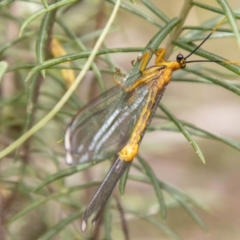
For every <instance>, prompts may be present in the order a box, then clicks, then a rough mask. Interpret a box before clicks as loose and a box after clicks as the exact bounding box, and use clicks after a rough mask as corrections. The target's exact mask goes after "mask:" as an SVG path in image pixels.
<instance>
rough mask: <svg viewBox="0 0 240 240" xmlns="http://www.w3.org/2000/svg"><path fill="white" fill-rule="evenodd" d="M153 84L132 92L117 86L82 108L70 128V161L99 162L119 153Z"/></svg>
mask: <svg viewBox="0 0 240 240" xmlns="http://www.w3.org/2000/svg"><path fill="white" fill-rule="evenodd" d="M140 77H141V74H137V75H134V76H133V77H132V78H131V79H130V80H131V81H132V82H134V81H136V80H137V79H139V78H140ZM158 77H159V76H158ZM152 80H154V79H152ZM128 82H129V80H128ZM149 84H151V82H149V83H148V84H142V85H140V86H138V87H136V89H135V90H134V91H131V92H125V91H124V90H123V89H122V88H120V87H118V86H116V87H113V88H111V89H110V90H108V91H107V92H105V93H103V94H102V95H100V96H99V97H97V98H96V99H94V100H92V101H91V102H90V103H89V104H87V105H86V106H85V107H84V108H83V109H81V110H80V112H79V113H78V114H77V115H76V116H75V117H74V119H73V120H72V122H71V123H70V124H69V126H68V128H67V131H66V135H65V148H66V162H67V164H76V163H84V162H88V161H91V160H93V161H97V160H102V159H105V158H108V157H111V156H113V155H114V154H117V153H118V152H119V151H120V150H121V148H122V147H123V146H124V145H126V143H127V142H128V139H129V138H130V136H131V133H132V131H133V128H134V126H135V124H136V122H137V120H138V118H139V115H140V114H141V112H142V109H143V107H144V105H145V102H146V99H147V95H148V89H149V87H150V86H149Z"/></svg>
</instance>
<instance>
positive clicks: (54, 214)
mask: <svg viewBox="0 0 240 240" xmlns="http://www.w3.org/2000/svg"><path fill="white" fill-rule="evenodd" d="M159 2H160V1H155V2H153V3H152V2H150V1H147V0H142V2H140V1H129V0H128V1H127V0H125V1H122V2H121V1H117V0H108V1H106V2H104V1H83V0H81V1H77V0H62V1H55V0H53V1H51V2H50V3H48V2H46V1H42V2H40V1H12V0H5V1H2V2H1V3H0V19H1V27H0V32H1V39H0V56H1V60H2V61H1V62H0V84H1V85H0V88H1V89H0V90H1V92H0V94H1V95H0V97H1V99H0V107H1V114H0V131H1V135H0V149H1V151H0V161H1V163H0V164H1V169H0V196H1V201H0V202H1V205H2V206H1V207H2V208H3V210H2V212H1V216H2V222H3V228H2V230H0V235H2V236H3V238H2V239H16V236H18V237H17V239H18V240H21V239H24V240H28V239H29V240H32V239H41V240H43V239H44V240H46V239H88V238H89V237H90V236H91V237H92V238H91V239H129V232H128V230H127V229H130V232H131V231H132V230H131V225H132V224H131V223H132V221H136V224H137V221H138V220H140V219H142V220H143V221H144V223H145V222H146V223H147V222H148V223H149V224H150V225H152V226H154V227H156V228H157V229H158V230H157V233H156V235H155V236H164V237H165V236H167V237H168V239H181V237H180V234H177V233H176V231H175V230H174V228H171V226H169V225H168V224H167V222H165V219H168V217H167V214H168V212H169V211H171V209H176V208H182V209H184V211H186V212H187V214H188V215H189V216H190V217H191V218H192V219H193V220H194V221H195V223H196V224H197V225H198V226H199V227H200V228H201V229H203V230H206V229H207V226H206V224H205V223H204V221H203V219H202V218H201V217H200V216H199V215H198V212H201V211H202V210H203V211H207V210H208V209H207V208H206V206H203V205H202V204H200V203H199V201H197V200H196V199H195V198H194V197H191V196H188V195H187V194H185V193H183V192H182V191H181V190H179V189H177V188H176V187H173V186H171V185H170V184H167V183H165V182H164V181H162V180H160V179H159V177H158V176H157V174H156V173H157V170H155V169H152V168H151V167H150V165H149V162H150V161H149V162H148V161H147V159H148V157H142V156H141V157H140V156H139V158H138V160H135V161H136V162H137V163H135V162H134V163H133V164H132V169H134V170H135V172H136V171H137V172H138V173H139V174H134V175H133V173H132V172H131V170H130V173H127V174H126V175H125V176H124V177H125V178H123V179H121V181H120V192H121V193H124V192H125V190H126V189H128V188H131V186H127V187H126V189H125V185H126V183H127V184H128V180H132V181H135V182H140V183H141V184H143V183H145V184H148V185H150V187H149V188H153V189H154V193H155V195H154V196H155V197H154V201H155V202H156V203H157V202H158V204H159V207H158V208H157V210H156V211H155V212H151V211H150V209H151V207H152V202H151V200H149V199H150V198H149V199H148V196H147V195H148V194H146V195H145V194H143V195H142V198H143V200H144V201H145V202H144V204H145V205H146V206H145V209H142V208H141V207H139V209H136V207H135V206H134V207H133V208H132V209H131V208H130V207H127V206H125V205H126V204H122V203H121V202H120V201H119V199H118V197H117V200H114V198H113V197H112V198H111V201H109V203H108V204H107V206H106V210H105V212H104V214H103V217H102V219H100V220H99V221H98V222H97V223H96V226H94V230H93V232H88V233H84V234H83V233H82V232H81V231H80V225H81V217H82V215H83V213H84V209H85V206H86V204H87V203H88V201H89V200H90V197H91V196H92V195H93V192H92V191H91V189H92V188H90V187H93V186H98V185H99V183H100V181H101V179H103V176H104V174H105V173H106V169H108V168H109V166H110V164H111V163H109V162H108V163H106V162H105V163H102V164H98V163H100V162H93V163H86V164H83V165H78V166H71V167H69V166H66V164H65V162H64V157H65V156H64V155H65V153H64V146H63V140H62V139H63V137H64V133H65V129H66V126H67V124H68V123H69V121H70V119H71V118H72V117H73V115H74V114H75V113H76V112H77V111H78V110H79V108H80V107H82V106H83V104H84V103H86V102H87V101H88V100H89V99H91V98H92V97H93V96H96V95H98V94H99V93H101V92H103V91H105V89H106V88H108V87H109V85H113V83H112V76H113V74H114V72H115V67H116V66H117V64H116V62H117V60H113V59H114V54H116V53H118V54H119V55H117V56H120V53H121V56H123V57H124V59H125V60H124V61H126V62H127V63H130V60H131V59H130V60H129V58H128V57H125V55H124V54H125V53H131V52H134V53H138V52H144V51H148V50H149V48H151V49H152V50H156V49H157V48H158V47H159V46H162V45H164V47H165V48H166V49H167V54H166V55H167V56H166V58H168V57H169V56H170V55H171V54H172V52H173V51H176V50H178V49H179V48H181V49H184V50H187V51H192V50H193V49H194V48H195V47H196V45H198V44H199V42H197V41H199V40H203V39H204V38H205V37H206V35H207V34H208V33H209V30H211V29H213V28H214V27H215V26H216V24H217V23H218V22H219V20H220V19H222V18H223V16H226V19H227V20H226V22H229V23H230V24H226V25H225V27H224V28H223V27H219V28H218V29H217V30H216V32H215V33H214V35H213V36H212V37H211V38H212V40H209V41H215V42H216V44H217V42H218V38H225V37H226V38H229V37H231V38H236V41H237V43H238V45H239V46H240V39H239V30H238V27H237V23H236V19H240V14H239V13H237V12H236V11H235V10H233V9H231V4H230V3H228V2H227V1H223V0H222V1H217V2H218V4H219V6H218V7H213V6H210V5H206V4H202V3H198V2H194V1H190V0H186V1H185V2H184V3H183V5H182V8H181V11H179V15H177V16H174V14H169V12H168V13H165V12H164V11H161V4H159ZM161 2H162V4H163V3H164V4H165V5H166V1H161ZM195 8H201V9H202V12H204V13H205V14H206V19H207V21H205V22H202V23H201V24H199V25H197V26H195V25H192V24H191V26H187V25H186V24H185V21H186V19H187V18H188V17H189V16H190V13H191V11H192V10H193V9H195ZM110 10H111V11H112V13H110ZM125 17H131V18H130V19H135V21H138V20H139V19H141V23H142V22H143V21H144V22H145V24H146V25H148V26H151V27H154V29H155V30H154V31H155V35H154V34H152V35H149V36H148V34H149V32H148V31H147V30H146V29H140V27H139V26H136V28H135V29H131V30H130V34H131V35H134V34H135V33H134V30H136V31H140V30H141V31H140V34H142V35H147V36H148V41H149V43H148V44H147V42H145V45H142V46H140V47H139V46H135V45H134V46H130V47H129V46H126V47H124V45H123V44H122V43H121V40H120V41H118V42H117V44H119V46H123V47H117V48H116V47H112V46H115V45H117V44H112V42H111V41H114V40H112V39H111V38H112V37H113V36H114V34H118V32H119V31H120V30H119V29H120V28H122V29H127V26H122V25H121V21H123V18H125ZM114 19H115V20H114ZM139 29H140V30H139ZM183 30H184V32H183ZM121 31H122V30H121ZM124 31H125V30H123V31H122V32H123V33H122V34H125V33H124ZM118 36H119V35H118ZM52 38H54V39H57V40H58V41H59V42H60V43H61V45H62V46H63V48H64V49H65V51H66V54H64V55H62V56H60V55H59V56H58V57H53V56H52V54H51V51H50V49H51V44H50V42H51V39H52ZM113 39H114V38H113ZM133 39H134V37H133ZM164 39H167V42H166V43H164V44H163V43H162V41H163V40H164ZM136 40H137V39H136ZM134 41H135V39H134ZM126 42H127V41H126ZM134 43H135V42H134ZM136 45H137V44H136ZM194 54H196V55H198V56H201V57H202V58H203V59H205V60H207V59H209V60H212V61H222V60H225V59H224V58H223V57H221V56H218V55H216V54H214V53H212V52H210V51H206V50H203V49H198V50H197V51H196V52H195V53H194ZM135 55H137V54H135ZM219 55H221V53H219ZM127 56H128V55H127ZM66 62H67V63H68V64H69V65H67V64H65V65H63V63H66ZM219 64H220V65H222V66H223V67H224V68H226V69H227V71H226V72H224V73H220V74H219V72H218V71H217V72H214V70H213V69H209V68H207V66H205V65H207V64H205V65H204V63H203V64H202V65H201V66H200V65H199V64H197V68H196V67H194V64H192V65H191V67H189V68H186V69H185V70H182V71H179V72H178V73H176V74H175V75H174V76H173V78H172V80H173V81H176V82H195V83H199V85H200V84H202V85H203V84H208V85H216V86H217V85H218V86H221V87H222V88H225V89H226V90H229V91H231V92H232V93H233V94H236V95H240V90H239V86H240V84H239V82H237V81H224V80H228V79H229V78H230V77H233V76H236V75H240V67H239V65H236V64H231V63H229V62H224V63H219ZM129 65H130V64H129ZM120 68H121V69H122V67H120ZM60 70H72V71H74V73H75V74H76V75H77V74H78V73H79V72H80V73H79V75H78V76H77V77H76V80H75V81H74V83H73V84H72V85H71V87H69V88H68V87H67V84H66V79H65V78H64V76H63V74H62V72H61V71H60ZM137 72H139V63H138V62H136V63H135V65H134V67H133V68H132V70H131V72H130V74H131V75H133V74H136V73H137ZM83 78H84V82H83V83H81V84H80V82H81V80H82V79H83ZM106 85H107V86H106ZM159 108H160V109H161V110H162V112H163V113H164V114H165V115H164V116H163V115H160V114H156V119H157V120H160V121H158V122H157V124H154V125H151V126H150V127H149V129H148V131H149V132H152V131H159V130H163V131H171V132H178V133H180V134H183V136H184V137H185V138H186V139H187V141H188V142H189V143H190V144H191V145H192V147H193V152H196V153H197V154H196V155H197V156H198V157H199V158H200V159H201V160H202V161H203V162H205V161H207V160H206V159H205V158H204V156H203V154H204V151H203V150H201V148H200V146H199V144H198V140H196V136H198V137H200V138H199V139H201V141H203V140H202V139H210V140H213V141H219V142H222V143H223V144H225V145H228V146H230V147H231V148H234V149H236V150H237V151H239V150H240V143H239V142H238V141H235V140H232V139H231V140H230V139H228V138H225V137H222V136H218V135H217V134H215V133H211V132H210V131H207V130H204V129H202V128H200V127H196V126H194V125H193V124H190V123H188V122H186V121H182V120H179V119H177V116H176V114H173V113H171V111H170V110H169V109H168V108H166V107H164V106H163V105H162V106H160V107H159ZM161 121H163V123H162V122H161ZM159 134H160V133H159ZM199 141H200V140H199ZM155 144H157V143H155ZM215 154H216V155H217V156H216V157H218V153H215ZM144 156H146V154H145V155H144ZM159 158H160V157H159ZM104 164H105V165H104ZM94 166H96V167H94ZM102 166H106V169H104V170H103V167H102ZM87 170H88V171H87ZM86 172H87V173H86ZM91 172H92V176H89V173H91ZM99 172H103V173H102V174H100V176H99ZM95 174H96V175H97V177H96V178H95V177H94V175H95ZM96 179H97V180H98V181H95V180H96ZM126 179H128V180H127V181H126ZM189 181H191V180H190V179H189ZM128 194H129V193H128V192H126V193H125V195H124V197H126V199H128V197H127V195H128ZM137 200H138V199H137ZM126 201H127V200H126ZM129 201H130V200H129ZM133 201H136V198H134V200H133ZM196 209H201V210H200V211H199V210H196ZM112 215H113V216H114V217H111V216H112ZM160 216H162V218H161V217H160ZM119 223H120V226H119V225H118V224H119ZM101 224H103V225H104V228H103V229H100V226H101ZM149 224H148V225H149ZM148 225H147V226H148ZM140 228H141V227H140ZM115 229H117V230H115ZM1 231H2V232H1ZM111 231H112V232H111ZM133 231H134V230H133ZM140 232H141V231H140ZM162 233H164V235H161V234H162ZM159 234H160V235H159ZM131 235H133V236H134V234H131ZM122 236H123V237H122ZM153 238H154V237H153ZM133 239H134V238H133ZM135 239H136V238H135ZM138 239H140V238H139V237H138ZM142 239H144V238H142ZM148 239H151V237H149V238H148ZM162 239H163V238H162Z"/></svg>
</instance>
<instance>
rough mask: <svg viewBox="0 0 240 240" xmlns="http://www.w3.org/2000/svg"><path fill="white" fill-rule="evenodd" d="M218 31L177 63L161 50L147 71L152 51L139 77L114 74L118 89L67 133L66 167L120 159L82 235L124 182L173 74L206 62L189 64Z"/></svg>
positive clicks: (96, 198)
mask: <svg viewBox="0 0 240 240" xmlns="http://www.w3.org/2000/svg"><path fill="white" fill-rule="evenodd" d="M218 25H219V24H218ZM217 27H218V26H217ZM217 27H215V29H216V28H217ZM215 29H213V30H212V31H211V32H210V34H209V35H208V36H207V37H206V38H205V39H204V40H203V41H202V43H201V44H200V45H199V46H198V47H196V49H195V50H194V51H193V52H191V53H190V54H189V55H188V56H186V57H184V56H183V55H182V54H178V55H177V57H176V60H175V61H169V62H168V61H165V60H164V53H165V49H163V48H161V49H158V50H157V51H156V52H154V54H155V55H156V59H155V65H154V66H152V67H148V68H147V62H148V60H149V58H150V53H149V52H146V53H144V54H143V55H142V56H140V57H138V59H137V60H138V61H141V67H140V72H139V73H138V74H136V75H134V76H132V77H130V78H128V79H127V80H125V78H124V77H123V75H122V74H121V72H120V70H117V71H116V73H115V74H114V81H115V82H116V84H117V85H116V86H115V87H113V88H111V89H110V90H108V91H107V92H105V93H103V94H102V95H100V96H99V97H97V98H96V99H94V100H92V101H91V102H90V103H89V104H87V105H86V106H85V107H83V108H82V109H81V110H80V111H79V113H78V114H77V115H76V116H75V117H74V118H73V120H72V121H71V123H70V124H69V126H68V128H67V131H66V134H65V149H66V163H67V164H81V163H85V162H89V161H99V160H104V159H107V158H109V157H114V156H115V158H116V160H115V162H114V164H113V165H112V167H111V169H110V170H109V172H108V173H107V175H106V177H105V179H104V180H103V182H102V184H101V185H100V187H99V188H98V190H97V192H96V193H95V195H94V197H93V198H92V200H91V202H90V204H89V205H88V207H87V209H86V211H85V214H84V217H83V221H82V230H83V231H84V230H85V228H86V226H87V221H88V219H89V217H90V216H91V215H92V214H94V213H96V214H95V216H94V218H93V220H92V223H94V222H95V221H96V220H97V219H98V217H99V215H100V213H101V211H102V209H103V208H104V206H105V204H106V202H107V200H108V198H109V196H110V195H111V193H112V191H113V189H114V187H115V185H116V184H117V182H118V180H119V178H120V177H121V176H122V174H123V173H124V172H125V171H126V169H127V168H128V167H129V166H130V163H131V161H132V160H133V159H134V158H135V157H136V155H137V153H138V150H139V145H140V143H141V140H142V138H143V135H144V133H145V131H146V128H147V127H148V125H149V124H150V122H151V120H152V117H153V115H154V113H155V111H156V108H157V106H158V104H159V102H160V100H161V97H162V95H163V93H164V90H165V88H166V86H167V84H168V83H169V81H170V80H171V75H172V72H174V71H176V70H178V69H181V68H184V67H185V66H186V64H188V63H191V62H201V60H200V61H187V59H188V58H189V57H190V56H191V55H192V54H193V53H194V52H195V51H196V50H197V49H198V48H199V47H200V46H201V45H202V44H203V43H204V42H205V41H206V40H207V39H208V38H209V37H210V36H211V35H212V33H213V32H214V31H215ZM203 61H205V62H206V61H207V62H211V61H210V60H203Z"/></svg>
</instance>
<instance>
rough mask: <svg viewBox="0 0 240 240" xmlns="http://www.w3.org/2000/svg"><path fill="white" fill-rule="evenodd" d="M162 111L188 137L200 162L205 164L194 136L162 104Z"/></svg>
mask: <svg viewBox="0 0 240 240" xmlns="http://www.w3.org/2000/svg"><path fill="white" fill-rule="evenodd" d="M159 107H160V109H161V110H162V111H163V112H164V113H165V114H166V115H167V116H168V117H169V119H170V120H172V121H173V122H174V124H175V125H176V126H177V128H178V129H179V131H180V132H182V134H183V135H184V136H185V137H186V139H187V140H188V141H189V143H190V144H191V146H192V147H193V149H194V150H195V152H196V153H197V155H198V156H199V158H200V160H201V161H202V162H203V163H205V158H204V156H203V152H202V150H201V149H200V147H199V146H198V144H197V142H196V141H195V140H194V139H193V138H192V136H191V135H190V134H189V132H188V131H187V130H186V129H185V128H184V126H183V125H182V124H181V122H179V121H178V119H177V118H176V117H175V116H174V115H173V114H172V113H170V112H169V111H168V110H167V109H166V108H165V107H164V106H163V105H162V104H160V106H159Z"/></svg>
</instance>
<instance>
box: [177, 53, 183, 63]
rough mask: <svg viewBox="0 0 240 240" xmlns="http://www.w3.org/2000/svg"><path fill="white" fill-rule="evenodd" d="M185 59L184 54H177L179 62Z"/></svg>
mask: <svg viewBox="0 0 240 240" xmlns="http://www.w3.org/2000/svg"><path fill="white" fill-rule="evenodd" d="M183 59H184V56H183V55H182V54H178V55H177V62H181V61H182V60H183Z"/></svg>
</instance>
